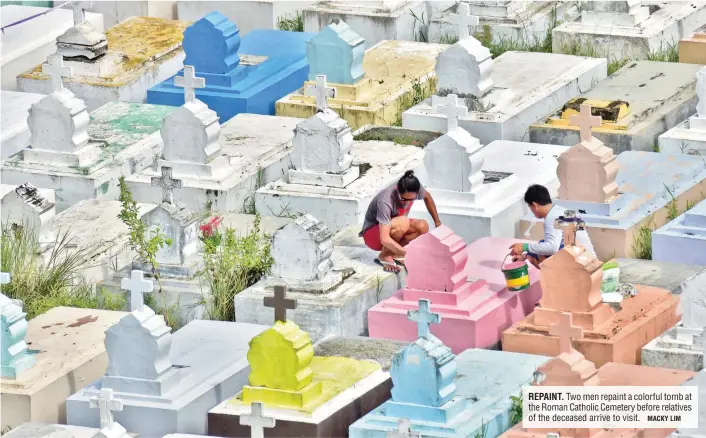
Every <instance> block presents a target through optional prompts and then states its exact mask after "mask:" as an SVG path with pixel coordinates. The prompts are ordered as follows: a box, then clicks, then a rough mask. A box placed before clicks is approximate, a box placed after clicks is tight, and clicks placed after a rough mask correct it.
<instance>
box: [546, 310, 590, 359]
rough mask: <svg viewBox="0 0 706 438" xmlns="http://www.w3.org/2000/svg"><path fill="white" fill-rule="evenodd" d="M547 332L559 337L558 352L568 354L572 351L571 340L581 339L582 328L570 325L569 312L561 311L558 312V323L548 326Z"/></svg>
mask: <svg viewBox="0 0 706 438" xmlns="http://www.w3.org/2000/svg"><path fill="white" fill-rule="evenodd" d="M549 334H550V335H552V336H556V337H558V338H559V354H564V353H567V354H568V353H571V352H572V351H574V347H573V346H572V345H571V340H572V339H581V337H582V336H583V329H582V328H581V327H576V326H574V325H571V313H569V312H562V313H561V314H559V324H556V325H553V326H551V327H549Z"/></svg>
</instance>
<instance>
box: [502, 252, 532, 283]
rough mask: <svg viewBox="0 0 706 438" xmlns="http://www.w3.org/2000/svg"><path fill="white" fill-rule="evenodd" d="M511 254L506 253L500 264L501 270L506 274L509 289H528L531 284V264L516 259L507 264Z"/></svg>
mask: <svg viewBox="0 0 706 438" xmlns="http://www.w3.org/2000/svg"><path fill="white" fill-rule="evenodd" d="M508 257H510V254H508V255H506V256H505V258H504V259H503V262H502V264H501V265H500V270H501V271H502V273H503V275H504V276H505V283H506V284H507V289H508V290H510V291H513V292H516V291H521V290H524V289H527V288H528V287H529V285H530V281H529V266H527V262H526V261H519V260H518V261H516V262H512V263H509V264H507V265H506V264H505V262H506V261H507V258H508Z"/></svg>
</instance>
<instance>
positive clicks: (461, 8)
mask: <svg viewBox="0 0 706 438" xmlns="http://www.w3.org/2000/svg"><path fill="white" fill-rule="evenodd" d="M456 11H457V12H458V13H457V14H454V15H453V16H452V17H451V22H452V23H453V24H455V25H456V26H458V40H459V41H463V40H465V39H467V38H469V37H470V36H471V34H470V32H468V26H478V23H479V22H480V20H479V19H478V17H476V16H475V15H471V9H470V8H469V7H468V3H463V2H459V4H458V7H457V8H456Z"/></svg>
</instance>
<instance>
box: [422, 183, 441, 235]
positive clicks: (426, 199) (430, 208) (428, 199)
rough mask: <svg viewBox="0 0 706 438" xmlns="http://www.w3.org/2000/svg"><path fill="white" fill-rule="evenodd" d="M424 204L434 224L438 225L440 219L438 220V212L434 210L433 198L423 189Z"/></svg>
mask: <svg viewBox="0 0 706 438" xmlns="http://www.w3.org/2000/svg"><path fill="white" fill-rule="evenodd" d="M424 205H426V206H427V211H428V212H429V214H430V215H431V218H432V219H433V220H434V226H435V227H440V226H441V221H440V220H439V214H438V213H437V212H436V204H435V203H434V199H433V198H432V197H431V194H430V193H429V192H427V191H426V190H425V191H424Z"/></svg>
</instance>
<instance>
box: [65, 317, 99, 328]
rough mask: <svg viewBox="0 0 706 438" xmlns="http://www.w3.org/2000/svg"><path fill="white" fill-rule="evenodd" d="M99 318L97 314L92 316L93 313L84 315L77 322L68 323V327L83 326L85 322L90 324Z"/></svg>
mask: <svg viewBox="0 0 706 438" xmlns="http://www.w3.org/2000/svg"><path fill="white" fill-rule="evenodd" d="M97 319H98V317H97V316H91V315H88V316H84V317H83V318H79V319H77V320H76V322H75V323H73V324H71V325H67V326H66V327H81V326H82V325H84V324H89V323H91V322H95V321H96V320H97Z"/></svg>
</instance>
